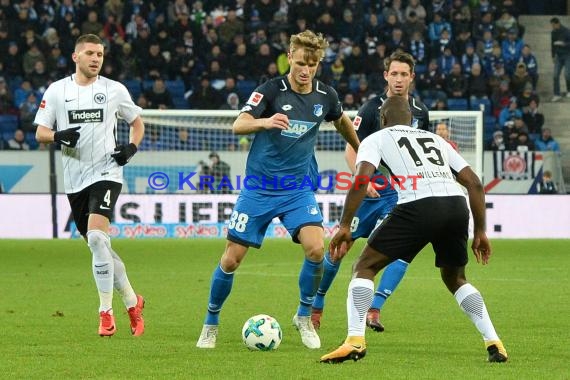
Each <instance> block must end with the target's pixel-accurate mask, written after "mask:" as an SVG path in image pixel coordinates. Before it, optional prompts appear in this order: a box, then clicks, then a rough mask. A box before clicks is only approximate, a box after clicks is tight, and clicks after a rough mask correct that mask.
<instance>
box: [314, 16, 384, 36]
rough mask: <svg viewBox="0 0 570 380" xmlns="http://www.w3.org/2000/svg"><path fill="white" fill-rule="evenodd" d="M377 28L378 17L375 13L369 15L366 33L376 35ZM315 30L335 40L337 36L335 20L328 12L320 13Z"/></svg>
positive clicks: (378, 26) (378, 25)
mask: <svg viewBox="0 0 570 380" xmlns="http://www.w3.org/2000/svg"><path fill="white" fill-rule="evenodd" d="M379 28H380V24H379V23H378V18H377V17H376V15H375V14H373V15H370V21H369V22H368V24H367V26H366V34H367V35H372V36H376V35H377V32H378V29H379ZM315 32H317V33H322V34H323V36H325V37H327V38H330V39H331V40H336V39H337V38H338V36H337V31H336V25H335V20H334V19H333V18H332V16H331V14H330V13H328V12H323V14H321V16H320V17H319V18H318V19H317V24H316V25H315Z"/></svg>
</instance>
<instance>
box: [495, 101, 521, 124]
mask: <svg viewBox="0 0 570 380" xmlns="http://www.w3.org/2000/svg"><path fill="white" fill-rule="evenodd" d="M515 117H519V118H521V119H522V111H521V110H520V109H519V108H518V103H517V98H516V97H514V96H513V97H512V98H511V100H510V102H509V105H508V106H506V107H503V109H502V110H501V112H500V113H499V126H500V127H501V128H505V127H507V123H512V124H513V125H514V122H515Z"/></svg>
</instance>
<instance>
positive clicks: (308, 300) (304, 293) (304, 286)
mask: <svg viewBox="0 0 570 380" xmlns="http://www.w3.org/2000/svg"><path fill="white" fill-rule="evenodd" d="M322 274H323V262H322V261H321V262H319V263H315V262H313V261H309V260H307V258H305V261H304V262H303V266H302V267H301V273H300V274H299V290H300V293H301V299H300V301H299V302H300V303H299V308H298V309H297V315H299V316H309V315H311V306H312V305H313V301H314V299H315V293H316V292H317V289H318V287H319V282H320V281H321V276H322Z"/></svg>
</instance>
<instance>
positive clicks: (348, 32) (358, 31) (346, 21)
mask: <svg viewBox="0 0 570 380" xmlns="http://www.w3.org/2000/svg"><path fill="white" fill-rule="evenodd" d="M305 1H308V0H305ZM315 19H316V17H315V18H314V19H313V20H315ZM309 20H310V19H309ZM386 20H387V21H386V22H389V21H388V20H389V18H388V19H386ZM336 25H337V27H338V38H340V39H343V38H348V39H349V40H350V41H352V42H353V43H355V44H361V43H362V42H364V27H363V25H362V23H361V22H360V21H356V20H355V19H354V14H353V12H352V11H351V10H350V9H345V10H344V11H343V12H342V19H341V20H338V21H337V22H336Z"/></svg>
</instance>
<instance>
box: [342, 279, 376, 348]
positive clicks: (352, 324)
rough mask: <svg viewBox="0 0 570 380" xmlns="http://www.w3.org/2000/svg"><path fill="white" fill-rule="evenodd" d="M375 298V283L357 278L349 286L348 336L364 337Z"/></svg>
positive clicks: (347, 307) (347, 300)
mask: <svg viewBox="0 0 570 380" xmlns="http://www.w3.org/2000/svg"><path fill="white" fill-rule="evenodd" d="M373 298H374V282H373V281H370V280H366V279H364V278H355V279H353V280H351V281H350V284H349V285H348V297H347V299H346V314H347V315H348V336H362V337H363V336H364V330H365V329H366V314H367V313H368V309H369V308H370V305H371V304H372V299H373Z"/></svg>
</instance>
